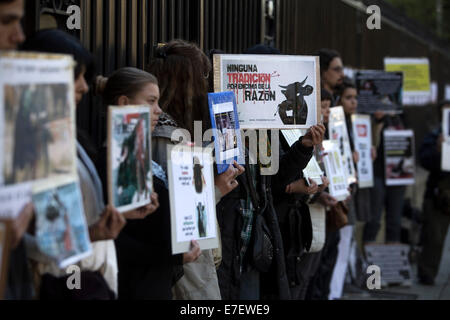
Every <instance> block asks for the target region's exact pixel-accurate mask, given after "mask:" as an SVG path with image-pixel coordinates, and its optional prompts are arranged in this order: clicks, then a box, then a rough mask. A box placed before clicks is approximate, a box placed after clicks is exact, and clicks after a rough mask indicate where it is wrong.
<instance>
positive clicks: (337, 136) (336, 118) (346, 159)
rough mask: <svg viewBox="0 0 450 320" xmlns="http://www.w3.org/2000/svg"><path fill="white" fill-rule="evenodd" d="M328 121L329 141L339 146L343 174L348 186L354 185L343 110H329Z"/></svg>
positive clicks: (341, 108) (339, 108)
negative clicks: (333, 141)
mask: <svg viewBox="0 0 450 320" xmlns="http://www.w3.org/2000/svg"><path fill="white" fill-rule="evenodd" d="M330 110H331V112H330V121H329V123H328V130H329V136H330V140H335V141H337V142H338V144H339V150H340V152H341V157H342V164H343V166H344V170H345V174H346V176H347V180H348V184H349V185H350V184H352V183H355V182H356V181H357V180H356V170H355V164H354V162H353V153H352V149H351V146H350V138H349V135H348V131H347V123H346V121H345V113H344V109H343V107H341V106H338V107H334V108H331V109H330Z"/></svg>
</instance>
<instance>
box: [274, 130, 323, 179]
mask: <svg viewBox="0 0 450 320" xmlns="http://www.w3.org/2000/svg"><path fill="white" fill-rule="evenodd" d="M306 132H307V131H306V130H300V129H293V130H282V131H281V133H282V134H283V136H284V138H285V139H286V142H287V143H288V145H289V146H290V147H292V146H293V145H294V143H295V142H297V141H298V140H299V139H300V137H302V136H304V135H305V134H306ZM323 176H324V173H323V171H322V169H320V166H319V163H318V162H317V160H316V157H315V155H313V156H312V157H311V160H310V161H309V162H308V165H307V166H306V167H305V169H304V170H303V178H305V179H306V182H307V183H308V184H311V183H310V181H309V179H311V180H313V181H314V182H315V183H316V184H317V185H322V184H323V181H322V177H323Z"/></svg>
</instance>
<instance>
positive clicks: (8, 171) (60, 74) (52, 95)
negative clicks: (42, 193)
mask: <svg viewBox="0 0 450 320" xmlns="http://www.w3.org/2000/svg"><path fill="white" fill-rule="evenodd" d="M73 66H74V62H73V59H72V57H71V56H64V55H46V54H32V53H15V52H10V53H0V128H1V129H0V150H2V152H0V170H1V171H0V172H1V173H0V185H3V184H4V185H14V184H18V183H23V182H31V181H34V182H37V183H39V184H42V183H49V185H50V186H54V185H57V184H58V183H59V182H58V179H65V178H66V177H67V176H74V175H76V143H75V137H76V134H75V97H74V75H73Z"/></svg>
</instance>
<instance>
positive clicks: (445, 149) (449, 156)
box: [442, 108, 450, 171]
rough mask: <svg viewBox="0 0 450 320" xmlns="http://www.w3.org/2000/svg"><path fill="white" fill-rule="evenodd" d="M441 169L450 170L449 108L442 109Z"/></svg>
mask: <svg viewBox="0 0 450 320" xmlns="http://www.w3.org/2000/svg"><path fill="white" fill-rule="evenodd" d="M442 113H443V114H442V136H443V137H444V141H443V142H442V170H443V171H450V108H445V109H444V110H442Z"/></svg>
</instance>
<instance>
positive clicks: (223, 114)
mask: <svg viewBox="0 0 450 320" xmlns="http://www.w3.org/2000/svg"><path fill="white" fill-rule="evenodd" d="M208 101H209V112H210V116H211V125H212V128H213V130H214V145H215V148H216V149H215V150H216V152H215V155H216V162H217V169H218V173H219V174H222V173H224V172H225V171H227V169H228V167H229V166H230V165H231V164H232V163H233V161H237V162H238V163H239V164H245V154H244V150H243V147H242V136H241V130H240V126H239V118H238V115H237V108H236V97H235V95H234V93H233V92H221V93H209V94H208Z"/></svg>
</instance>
